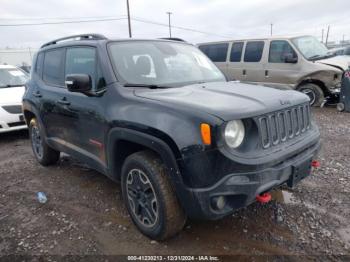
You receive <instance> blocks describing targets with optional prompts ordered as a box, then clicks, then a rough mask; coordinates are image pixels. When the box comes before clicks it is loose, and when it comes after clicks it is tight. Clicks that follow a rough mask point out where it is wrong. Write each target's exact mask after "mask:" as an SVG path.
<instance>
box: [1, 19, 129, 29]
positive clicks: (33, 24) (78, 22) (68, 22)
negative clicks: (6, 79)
mask: <svg viewBox="0 0 350 262" xmlns="http://www.w3.org/2000/svg"><path fill="white" fill-rule="evenodd" d="M123 19H126V17H121V18H106V19H91V20H76V21H61V22H42V23H21V24H0V27H13V26H17V27H19V26H36V25H59V24H80V23H91V22H105V21H117V20H123Z"/></svg>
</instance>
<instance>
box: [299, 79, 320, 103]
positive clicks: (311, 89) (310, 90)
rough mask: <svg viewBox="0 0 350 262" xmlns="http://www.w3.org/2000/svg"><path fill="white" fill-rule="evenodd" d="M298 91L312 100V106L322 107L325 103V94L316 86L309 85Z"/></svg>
mask: <svg viewBox="0 0 350 262" xmlns="http://www.w3.org/2000/svg"><path fill="white" fill-rule="evenodd" d="M298 91H300V92H302V93H304V94H305V95H307V96H308V97H309V98H310V105H311V106H321V105H322V103H323V101H324V93H323V91H322V89H321V87H319V86H318V85H316V84H312V83H308V84H304V85H302V86H300V87H299V88H298Z"/></svg>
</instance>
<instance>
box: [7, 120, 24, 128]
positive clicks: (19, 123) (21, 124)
mask: <svg viewBox="0 0 350 262" xmlns="http://www.w3.org/2000/svg"><path fill="white" fill-rule="evenodd" d="M25 124H26V122H24V121H20V122H13V123H9V124H8V126H9V127H15V126H24V125H25Z"/></svg>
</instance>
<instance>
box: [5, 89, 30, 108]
mask: <svg viewBox="0 0 350 262" xmlns="http://www.w3.org/2000/svg"><path fill="white" fill-rule="evenodd" d="M24 91H25V89H24V86H19V87H8V88H0V105H19V104H22V97H23V94H24Z"/></svg>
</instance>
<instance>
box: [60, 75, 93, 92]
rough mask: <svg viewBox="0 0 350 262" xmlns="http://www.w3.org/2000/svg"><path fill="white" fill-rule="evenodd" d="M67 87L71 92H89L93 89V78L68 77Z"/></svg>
mask: <svg viewBox="0 0 350 262" xmlns="http://www.w3.org/2000/svg"><path fill="white" fill-rule="evenodd" d="M65 84H66V87H67V89H68V91H70V92H80V93H85V92H89V91H91V89H92V80H91V76H90V75H87V74H71V75H66V80H65Z"/></svg>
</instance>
